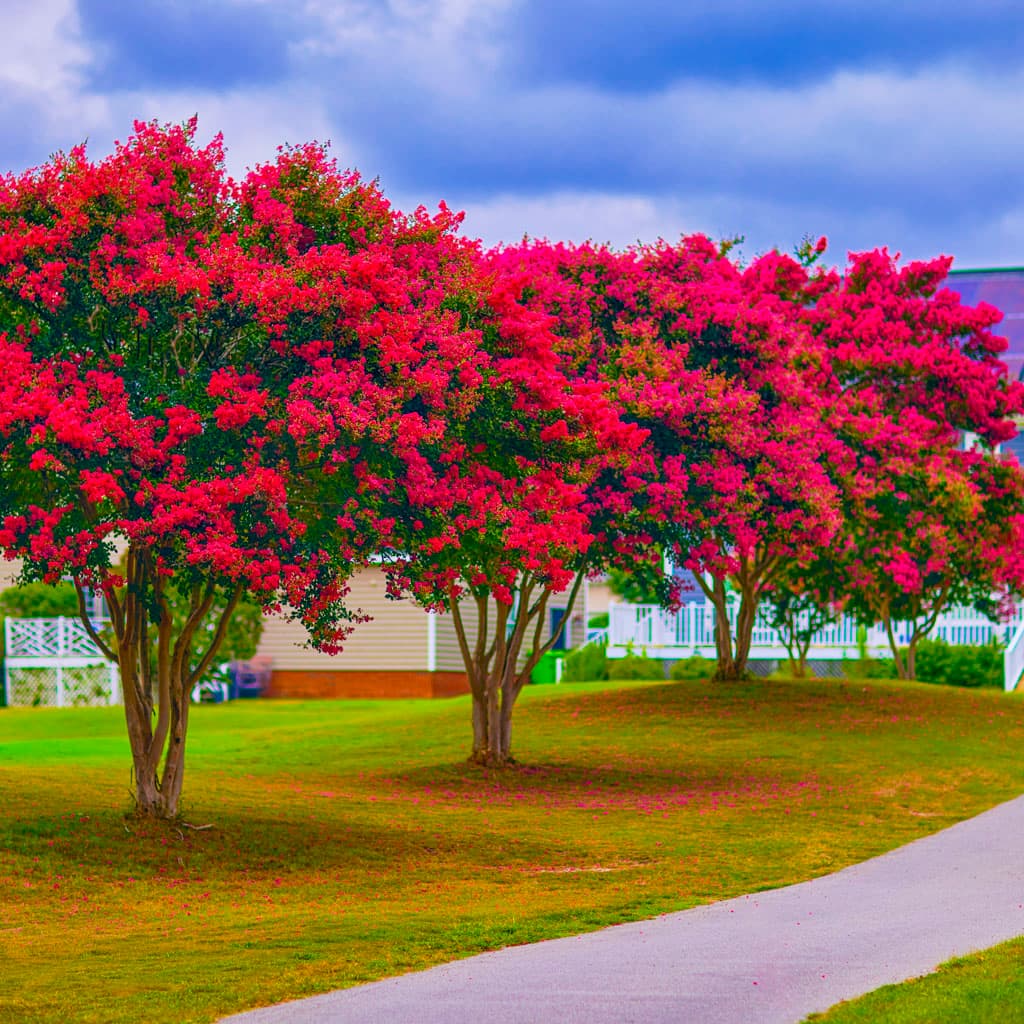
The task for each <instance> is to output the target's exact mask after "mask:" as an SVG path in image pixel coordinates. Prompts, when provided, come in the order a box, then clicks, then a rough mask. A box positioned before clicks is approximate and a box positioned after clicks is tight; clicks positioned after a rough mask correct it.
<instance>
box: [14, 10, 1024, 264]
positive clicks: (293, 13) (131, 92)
mask: <svg viewBox="0 0 1024 1024" xmlns="http://www.w3.org/2000/svg"><path fill="white" fill-rule="evenodd" d="M0 31H2V33H3V37H4V44H5V45H4V55H3V57H2V58H0V79H2V80H0V112H2V113H0V130H2V134H0V138H2V140H3V141H2V142H0V150H2V159H0V168H2V169H3V170H17V169H21V168H24V167H26V166H30V165H34V164H38V163H40V162H42V161H44V160H45V159H46V158H47V156H48V155H49V154H50V153H52V152H54V151H55V150H58V149H67V148H68V147H70V146H71V145H73V144H75V143H76V142H79V141H81V140H82V139H84V138H88V140H89V145H90V148H91V150H92V152H93V153H94V155H99V154H101V153H102V152H105V151H106V150H108V149H109V148H110V147H111V145H112V143H113V140H114V139H116V138H124V137H125V136H126V135H127V134H128V133H129V131H130V127H131V123H132V121H133V119H135V118H142V119H151V118H156V119H159V120H161V121H180V120H183V119H185V118H187V117H189V116H190V115H191V114H193V113H198V115H199V127H200V136H201V138H202V139H206V138H208V137H209V136H212V135H213V134H215V133H216V132H223V134H224V138H225V142H226V145H227V147H228V154H229V163H230V165H231V168H232V170H233V171H235V172H240V171H242V170H243V169H244V168H245V167H246V166H247V165H251V164H253V163H256V162H259V161H261V160H265V159H269V158H270V157H272V155H273V153H274V150H275V147H276V146H277V145H278V144H280V143H282V142H303V141H306V140H308V139H320V140H330V141H331V143H332V145H333V149H334V153H335V155H336V156H337V158H338V160H339V162H340V163H342V164H343V165H347V166H353V167H357V168H358V169H359V170H360V171H361V172H362V173H363V174H364V175H365V176H367V177H379V178H380V180H381V182H382V184H383V187H384V189H385V191H386V193H387V194H388V195H389V196H390V197H391V198H392V199H393V200H394V202H395V203H396V204H397V205H398V206H400V207H402V208H411V207H413V206H416V205H418V204H419V203H424V204H426V205H428V206H436V204H437V202H438V201H439V200H441V199H443V200H445V201H446V202H448V204H449V205H451V206H454V207H456V208H460V209H464V210H466V211H467V221H466V226H465V230H466V231H467V233H470V234H472V235H475V236H479V237H483V238H484V239H485V240H486V241H488V242H498V241H501V240H505V241H515V240H517V239H519V238H521V237H522V236H523V235H524V234H530V235H533V236H547V237H549V238H563V239H573V240H582V239H585V238H594V239H596V240H599V241H611V242H613V243H615V244H628V243H629V242H632V241H636V240H638V239H640V240H644V241H649V240H654V239H656V238H658V237H659V236H661V237H664V238H669V239H674V238H676V237H678V236H679V235H680V234H681V233H687V232H692V231H703V232H705V233H708V234H710V235H712V236H714V237H732V236H735V235H743V236H744V237H745V239H746V241H745V243H744V246H743V250H742V251H743V254H744V255H746V256H753V255H755V254H756V253H758V252H761V251H764V250H765V249H768V248H771V247H773V246H775V247H778V248H781V249H784V250H791V249H792V248H793V247H794V246H795V245H797V244H798V243H799V242H800V240H801V239H802V238H803V237H805V236H807V235H811V236H814V237H817V236H818V235H820V234H825V235H828V237H829V239H830V242H831V246H832V253H831V255H832V256H833V258H834V259H836V260H842V259H843V257H844V256H845V252H846V251H847V250H850V249H853V250H859V249H865V248H871V247H874V246H876V245H888V246H889V247H890V249H892V250H897V251H900V252H902V253H903V254H904V255H905V256H906V257H914V258H916V257H925V256H931V255H934V254H937V253H949V254H952V255H954V256H955V257H956V258H957V262H958V265H959V266H961V267H990V266H1006V265H1022V264H1024V108H1022V102H1021V97H1022V96H1024V45H1022V44H1024V5H1022V4H1021V3H1020V2H1019V0H972V2H971V3H969V4H968V3H964V2H958V3H951V2H949V0H929V2H928V3H924V2H919V0H901V2H900V3H896V4H893V3H892V2H891V0H830V2H829V3H822V2H821V0H814V2H797V0H775V2H772V3H765V2H764V0H715V2H706V3H705V2H697V0H692V2H690V0H674V2H672V0H660V2H659V0H630V2H628V3H618V2H610V0H153V2H149V0H145V2H140V0H3V2H2V3H0Z"/></svg>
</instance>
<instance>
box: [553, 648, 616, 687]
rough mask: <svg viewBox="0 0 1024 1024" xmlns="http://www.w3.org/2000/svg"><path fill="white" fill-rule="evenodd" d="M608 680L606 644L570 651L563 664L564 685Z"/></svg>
mask: <svg viewBox="0 0 1024 1024" xmlns="http://www.w3.org/2000/svg"><path fill="white" fill-rule="evenodd" d="M607 678H608V655H607V653H606V651H605V645H604V644H598V643H592V644H584V645H583V646H582V647H577V648H576V650H574V651H570V652H569V653H568V654H567V655H566V656H565V660H564V661H563V662H562V682H563V683H589V682H596V681H597V680H599V679H607Z"/></svg>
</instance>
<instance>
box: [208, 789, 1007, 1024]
mask: <svg viewBox="0 0 1024 1024" xmlns="http://www.w3.org/2000/svg"><path fill="white" fill-rule="evenodd" d="M1021 865H1024V797H1021V798H1019V799H1017V800H1012V801H1010V802H1009V803H1005V804H1001V805H1000V806H999V807H995V808H993V809H992V810H990V811H986V812H985V813H984V814H981V815H979V816H978V817H976V818H972V819H971V820H969V821H964V822H961V823H960V824H958V825H954V826H953V827H952V828H948V829H945V830H944V831H942V832H939V833H936V834H935V835H932V836H928V837H927V838H924V839H919V840H917V841H916V842H913V843H910V844H909V845H908V846H904V847H901V848H900V849H898V850H894V851H893V852H892V853H888V854H885V855H884V856H882V857H876V858H875V859H874V860H870V861H866V862H864V863H863V864H857V865H854V866H853V867H850V868H846V869H845V870H844V871H839V872H837V873H836V874H834V875H828V876H826V877H824V878H818V879H815V880H814V881H811V882H804V883H802V884H800V885H791V886H788V887H787V888H785V889H774V890H770V891H768V892H762V893H757V894H756V895H752V896H743V897H740V898H738V899H733V900H726V901H723V902H721V903H714V904H711V905H709V906H705V907H697V908H695V909H693V910H686V911H683V912H682V913H678V914H668V915H665V916H664V917H659V918H656V919H654V920H653V921H642V922H639V923H636V924H626V925H618V926H616V927H614V928H606V929H604V930H603V931H599V932H592V933H591V934H589V935H580V936H576V937H573V938H568V939H555V940H553V941H550V942H540V943H537V944H535V945H530V946H513V947H510V948H508V949H502V950H499V951H498V952H495V953H485V954H483V955H481V956H475V957H472V958H470V959H468V960H460V961H456V962H455V963H451V964H446V965H444V966H442V967H435V968H433V969H432V970H429V971H422V972H420V973H417V974H408V975H405V976H403V977H399V978H390V979H388V980H386V981H380V982H375V983H374V984H371V985H361V986H359V987H358V988H351V989H345V990H343V991H340V992H333V993H331V994H329V995H324V996H317V997H315V998H313V999H305V1000H301V1001H299V1002H294V1003H284V1004H282V1005H280V1006H272V1007H267V1008H265V1009H262V1010H255V1011H252V1012H250V1013H244V1014H239V1015H237V1016H234V1017H229V1018H227V1020H228V1021H231V1022H232V1024H480V1022H481V1021H486V1022H487V1024H630V1022H635V1024H776V1022H777V1024H795V1022H797V1021H800V1020H802V1019H803V1018H804V1017H805V1016H806V1015H807V1014H808V1013H811V1012H812V1011H816V1010H818V1011H820V1010H825V1009H827V1008H828V1007H829V1006H832V1005H833V1004H834V1003H837V1002H839V1001H840V1000H842V999H848V998H850V997H852V996H856V995H860V994H861V993H863V992H868V991H870V990H871V989H874V988H877V987H878V986H880V985H885V984H888V983H890V982H896V981H902V980H904V979H906V978H911V977H915V976H917V975H920V974H925V973H927V972H929V971H931V970H933V969H934V968H935V967H937V966H938V965H939V964H940V963H942V962H943V961H944V960H948V959H949V958H950V957H953V956H959V955H962V954H964V953H969V952H971V951H973V950H977V949H983V948H984V947H986V946H992V945H995V944H996V943H997V942H1001V941H1003V940H1005V939H1009V938H1012V937H1013V936H1016V935H1021V934H1024V868H1022V867H1021Z"/></svg>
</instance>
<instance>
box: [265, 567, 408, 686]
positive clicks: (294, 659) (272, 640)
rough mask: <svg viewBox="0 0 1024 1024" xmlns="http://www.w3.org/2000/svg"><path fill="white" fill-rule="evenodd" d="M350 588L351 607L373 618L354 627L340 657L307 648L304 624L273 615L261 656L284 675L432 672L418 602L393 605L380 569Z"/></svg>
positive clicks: (365, 573) (360, 576) (267, 622)
mask: <svg viewBox="0 0 1024 1024" xmlns="http://www.w3.org/2000/svg"><path fill="white" fill-rule="evenodd" d="M350 586H351V592H350V593H349V595H348V597H347V598H346V603H347V604H348V606H349V607H350V608H353V609H355V608H358V609H360V610H361V611H363V612H365V613H366V614H367V615H370V616H372V618H371V620H370V621H369V622H360V623H358V624H357V625H356V626H355V627H354V628H353V630H352V633H351V634H350V635H349V637H348V639H347V640H345V643H344V649H343V650H342V652H341V653H340V654H334V655H331V654H322V653H321V652H320V651H315V650H313V649H312V648H310V647H307V646H304V645H305V644H306V631H305V629H304V628H303V626H302V625H301V623H298V622H293V621H291V620H290V619H287V618H285V617H283V616H280V615H272V616H267V617H266V618H264V620H263V635H262V636H261V637H260V642H259V646H258V647H257V649H256V656H257V657H263V658H270V659H271V660H272V663H273V667H274V670H275V671H282V672H284V671H287V672H384V673H387V672H403V671H404V672H426V671H427V669H428V665H427V614H426V612H424V610H423V609H422V608H420V607H419V606H418V605H416V604H414V603H413V602H412V601H391V600H388V598H387V596H386V592H385V585H384V574H383V573H382V572H380V571H379V570H376V569H367V570H364V571H363V572H361V573H359V574H358V575H357V576H355V577H354V578H353V580H352V582H351V584H350Z"/></svg>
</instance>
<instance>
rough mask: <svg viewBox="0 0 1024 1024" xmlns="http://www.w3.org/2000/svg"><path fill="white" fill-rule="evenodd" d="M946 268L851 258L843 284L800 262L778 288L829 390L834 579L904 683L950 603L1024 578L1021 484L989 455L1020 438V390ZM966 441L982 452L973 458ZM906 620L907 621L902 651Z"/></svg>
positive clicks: (982, 599)
mask: <svg viewBox="0 0 1024 1024" xmlns="http://www.w3.org/2000/svg"><path fill="white" fill-rule="evenodd" d="M822 249H823V244H822V245H819V251H821V250H822ZM950 262H951V261H950V260H948V259H936V260H932V261H930V262H926V263H909V264H907V265H906V266H903V267H899V266H898V265H897V263H896V261H895V260H894V259H892V258H891V257H890V256H889V255H888V254H887V253H886V252H885V251H884V250H883V251H876V252H870V253H864V254H860V255H856V256H854V257H852V259H851V264H850V266H849V268H848V269H847V271H846V273H845V274H844V275H842V276H840V275H839V274H837V273H835V272H826V271H817V272H813V273H807V274H805V275H803V277H801V275H800V272H799V271H798V270H796V269H795V265H794V266H793V267H791V268H790V275H789V278H788V287H787V289H786V291H785V294H786V297H787V298H788V299H790V300H793V301H795V302H797V303H798V304H799V305H800V306H801V313H800V317H801V319H802V321H803V322H804V323H805V324H807V326H808V327H809V328H810V329H811V330H812V331H813V333H814V334H815V337H816V338H817V339H818V341H819V342H820V343H821V345H822V361H821V364H820V367H821V374H820V376H819V382H820V385H821V388H822V391H823V393H824V394H827V395H831V400H829V401H828V402H827V403H826V404H825V406H824V408H825V417H826V421H827V423H828V424H829V426H830V428H831V430H832V432H833V434H834V436H835V438H836V439H837V442H838V445H837V446H835V447H833V449H832V450H831V465H832V469H833V472H834V475H835V478H836V480H837V482H838V483H839V485H840V489H841V493H842V508H843V527H842V529H841V531H840V534H839V536H838V537H837V538H836V541H835V542H834V543H833V545H832V549H831V550H830V551H829V552H828V555H827V559H828V565H829V571H830V573H831V574H832V576H833V578H834V583H835V587H836V589H837V591H838V592H839V593H843V594H845V595H846V597H847V602H848V603H847V607H848V608H849V609H851V610H853V611H854V612H856V613H857V614H858V615H859V616H860V617H861V618H862V620H864V621H865V622H869V623H871V622H881V623H882V624H883V625H884V626H885V627H886V630H887V633H888V636H889V641H890V645H891V647H892V650H893V656H894V658H895V659H896V665H897V669H898V671H899V673H900V675H901V676H904V677H912V676H913V675H914V653H915V649H916V646H917V643H918V641H919V639H920V638H921V637H922V636H925V635H926V634H927V633H928V632H929V631H930V629H931V628H932V627H933V626H934V624H935V621H936V619H937V617H938V616H939V614H941V612H942V611H943V610H944V609H945V608H946V607H948V606H949V605H951V604H975V605H977V606H978V607H980V608H983V609H984V610H986V611H990V612H992V611H994V610H995V608H996V607H997V605H998V604H999V602H1000V600H1001V598H1002V599H1003V600H1005V599H1007V598H1008V596H1009V595H1010V594H1011V593H1012V592H1014V591H1019V589H1020V587H1021V583H1022V577H1021V573H1020V565H1021V550H1022V549H1021V539H1022V534H1021V519H1020V510H1021V499H1022V497H1024V491H1022V486H1024V480H1022V477H1021V473H1020V471H1019V468H1018V467H1017V466H1016V465H1015V464H1014V463H1012V462H1007V461H1004V460H1003V459H1002V458H1000V457H999V456H997V455H996V454H994V451H993V449H994V446H995V445H997V444H998V443H1000V442H1001V441H1005V440H1007V439H1008V438H1009V437H1011V436H1012V435H1013V433H1014V427H1013V423H1012V421H1011V417H1012V415H1014V414H1016V413H1019V412H1020V409H1021V388H1020V385H1018V384H1016V383H1014V382H1010V381H1009V380H1008V379H1007V377H1006V373H1005V367H1004V366H1003V364H1002V363H1000V362H999V359H998V355H999V353H1000V352H1001V351H1003V349H1004V348H1005V345H1006V342H1005V340H1004V339H1002V338H999V337H997V336H995V335H994V334H993V333H992V328H993V326H994V325H995V324H996V323H997V322H998V320H999V318H1000V314H999V313H998V311H997V310H995V309H993V308H992V307H989V306H984V305H982V306H979V307H977V308H972V307H967V306H963V305H962V304H961V303H960V301H959V297H958V296H957V295H956V294H955V293H953V292H951V291H950V290H948V289H943V288H940V284H941V282H942V281H943V279H944V278H945V277H946V275H947V273H948V270H949V265H950ZM968 433H969V434H971V435H974V436H975V437H976V438H977V439H978V444H977V446H976V447H975V448H974V449H973V450H970V451H965V450H963V448H962V446H961V443H960V442H961V438H963V437H964V436H965V435H966V434H968ZM897 622H905V623H907V624H908V626H909V630H910V632H909V635H908V638H907V645H906V651H905V653H904V651H902V650H901V649H900V644H899V642H898V636H897V630H896V626H895V624H896V623H897Z"/></svg>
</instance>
